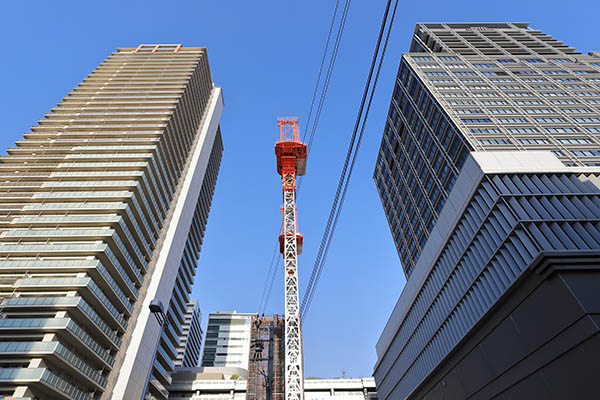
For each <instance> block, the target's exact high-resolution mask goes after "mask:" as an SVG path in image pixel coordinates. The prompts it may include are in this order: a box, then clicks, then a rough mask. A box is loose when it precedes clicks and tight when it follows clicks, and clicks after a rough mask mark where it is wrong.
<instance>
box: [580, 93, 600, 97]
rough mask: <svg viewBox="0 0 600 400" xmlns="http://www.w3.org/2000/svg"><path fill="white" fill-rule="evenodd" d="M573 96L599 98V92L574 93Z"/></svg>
mask: <svg viewBox="0 0 600 400" xmlns="http://www.w3.org/2000/svg"><path fill="white" fill-rule="evenodd" d="M575 95H577V96H579V97H592V96H600V92H575Z"/></svg>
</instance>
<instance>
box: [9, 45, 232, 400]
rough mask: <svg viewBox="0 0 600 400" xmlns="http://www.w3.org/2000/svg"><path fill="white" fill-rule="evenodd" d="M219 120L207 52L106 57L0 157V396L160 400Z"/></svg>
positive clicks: (143, 50)
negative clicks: (158, 314)
mask: <svg viewBox="0 0 600 400" xmlns="http://www.w3.org/2000/svg"><path fill="white" fill-rule="evenodd" d="M222 108H223V99H222V94H221V90H220V88H218V87H215V86H214V85H213V83H212V79H211V75H210V70H209V66H208V59H207V53H206V49H204V48H195V47H189V48H186V47H182V46H181V45H140V46H138V47H137V48H121V49H118V50H117V51H116V52H114V53H112V54H111V55H110V56H109V57H108V58H107V59H106V60H105V61H103V62H102V63H101V64H100V65H99V66H98V67H97V68H96V69H95V70H94V71H93V72H92V73H91V74H90V75H88V76H87V77H86V78H85V79H84V80H83V81H82V82H81V83H80V84H79V85H78V86H77V87H75V88H74V89H73V91H71V92H70V93H69V94H68V96H66V97H65V98H64V99H63V100H62V101H60V102H59V103H58V105H57V106H56V107H54V108H52V110H51V112H50V113H48V114H46V115H45V117H44V118H43V119H41V120H40V121H39V123H38V124H37V125H36V126H34V127H32V128H31V132H27V133H25V135H24V138H23V139H20V140H17V142H16V146H15V147H11V148H9V149H8V150H7V153H8V155H5V156H1V157H0V176H1V179H0V191H1V192H2V196H1V197H2V201H1V203H2V204H1V205H0V207H1V212H2V217H1V219H0V223H1V224H2V228H1V232H0V282H1V283H2V286H1V287H0V297H1V298H2V300H1V303H0V313H1V316H2V318H1V319H0V349H1V350H0V387H1V388H0V397H12V398H18V399H24V398H40V399H50V398H52V399H70V400H86V399H100V398H101V399H139V398H142V396H143V395H144V390H145V388H146V383H147V381H148V378H149V377H151V376H152V378H151V380H154V381H157V382H158V383H156V385H154V384H151V385H150V387H149V389H150V391H152V392H153V393H154V395H155V397H159V398H166V390H165V389H164V385H165V384H168V383H169V382H170V380H169V379H170V378H169V377H168V372H169V371H170V370H172V369H173V367H174V364H173V363H174V360H176V359H177V355H178V352H177V347H178V346H179V337H180V336H181V335H182V334H183V324H184V322H185V317H184V316H185V313H186V305H187V303H188V302H189V293H190V291H191V285H192V280H193V275H194V269H195V261H196V258H197V256H198V252H199V251H200V245H201V242H202V236H203V233H204V227H205V224H206V218H207V216H208V211H209V208H210V202H211V197H212V193H213V191H214V187H215V183H216V178H217V173H218V170H219V163H220V159H221V153H222V149H223V147H222V142H221V134H220V130H219V119H220V115H221V111H222ZM152 300H159V301H161V302H162V303H163V304H165V305H168V310H167V314H168V315H167V318H168V320H169V324H168V325H167V327H166V328H165V331H164V332H163V331H162V327H161V326H160V325H159V324H158V322H157V321H156V319H155V318H154V316H152V315H151V314H150V311H149V304H150V302H151V301H152ZM157 347H158V351H156V349H157ZM155 354H156V361H155V363H154V368H152V362H153V360H154V356H155ZM161 381H162V384H161V383H160V382H161ZM161 386H162V387H161Z"/></svg>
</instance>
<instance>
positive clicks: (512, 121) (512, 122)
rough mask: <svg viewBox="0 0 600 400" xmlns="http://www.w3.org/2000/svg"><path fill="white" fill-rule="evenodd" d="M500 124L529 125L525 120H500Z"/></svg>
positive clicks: (516, 118)
mask: <svg viewBox="0 0 600 400" xmlns="http://www.w3.org/2000/svg"><path fill="white" fill-rule="evenodd" d="M498 122H500V123H503V124H523V123H527V122H528V121H527V120H526V119H525V118H518V117H515V118H498Z"/></svg>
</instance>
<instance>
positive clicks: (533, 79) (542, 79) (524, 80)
mask: <svg viewBox="0 0 600 400" xmlns="http://www.w3.org/2000/svg"><path fill="white" fill-rule="evenodd" d="M521 79H523V82H548V81H547V80H546V79H544V78H521Z"/></svg>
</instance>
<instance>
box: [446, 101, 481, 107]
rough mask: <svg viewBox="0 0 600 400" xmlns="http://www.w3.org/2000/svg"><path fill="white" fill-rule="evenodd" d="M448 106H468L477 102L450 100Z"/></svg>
mask: <svg viewBox="0 0 600 400" xmlns="http://www.w3.org/2000/svg"><path fill="white" fill-rule="evenodd" d="M448 104H450V105H452V106H468V105H472V104H475V102H474V101H472V100H450V101H448Z"/></svg>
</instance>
